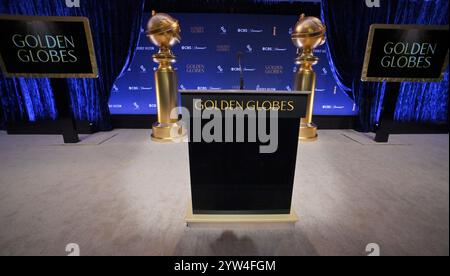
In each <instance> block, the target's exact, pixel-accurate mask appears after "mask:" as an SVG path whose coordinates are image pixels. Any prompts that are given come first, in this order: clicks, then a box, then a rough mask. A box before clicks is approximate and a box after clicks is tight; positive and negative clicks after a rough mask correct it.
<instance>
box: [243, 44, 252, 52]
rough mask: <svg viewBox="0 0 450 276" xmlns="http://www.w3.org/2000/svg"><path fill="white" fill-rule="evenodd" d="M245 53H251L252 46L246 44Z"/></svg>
mask: <svg viewBox="0 0 450 276" xmlns="http://www.w3.org/2000/svg"><path fill="white" fill-rule="evenodd" d="M245 52H246V53H249V54H251V53H253V48H252V45H250V44H247V46H245Z"/></svg>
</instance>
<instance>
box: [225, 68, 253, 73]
mask: <svg viewBox="0 0 450 276" xmlns="http://www.w3.org/2000/svg"><path fill="white" fill-rule="evenodd" d="M230 71H231V72H240V71H241V68H239V67H231V68H230ZM242 71H243V72H255V71H256V69H255V68H248V67H244V68H242Z"/></svg>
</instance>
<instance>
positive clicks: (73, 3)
mask: <svg viewBox="0 0 450 276" xmlns="http://www.w3.org/2000/svg"><path fill="white" fill-rule="evenodd" d="M66 6H67V7H68V8H79V7H80V0H66Z"/></svg>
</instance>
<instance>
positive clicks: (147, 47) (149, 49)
mask: <svg viewBox="0 0 450 276" xmlns="http://www.w3.org/2000/svg"><path fill="white" fill-rule="evenodd" d="M136 50H138V51H154V50H155V47H153V46H139V47H137V48H136Z"/></svg>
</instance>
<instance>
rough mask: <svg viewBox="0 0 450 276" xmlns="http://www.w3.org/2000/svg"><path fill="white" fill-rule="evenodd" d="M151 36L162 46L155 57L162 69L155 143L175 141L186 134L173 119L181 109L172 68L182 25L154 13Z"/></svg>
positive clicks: (157, 82)
mask: <svg viewBox="0 0 450 276" xmlns="http://www.w3.org/2000/svg"><path fill="white" fill-rule="evenodd" d="M147 37H148V38H149V39H150V41H151V42H152V43H153V44H154V45H156V46H158V47H159V52H158V53H157V54H155V55H153V60H154V62H156V63H158V64H159V66H158V69H157V70H156V72H155V87H156V100H157V107H158V121H157V122H156V123H155V124H153V127H152V140H153V141H156V142H172V141H174V140H175V139H179V138H181V137H183V136H185V135H186V134H185V130H184V128H183V127H182V125H181V123H180V122H179V121H178V119H171V116H170V115H171V112H172V110H174V109H175V108H176V107H177V94H178V80H177V75H176V72H175V71H174V70H173V68H172V63H174V62H175V61H176V60H175V58H176V57H175V56H174V55H173V53H172V51H171V50H170V47H172V46H173V45H175V44H176V43H179V42H180V40H181V38H180V25H179V23H178V21H177V20H176V19H174V18H173V17H171V16H170V15H168V14H165V13H155V12H153V13H152V17H151V18H150V21H149V22H148V24H147ZM172 118H173V117H172Z"/></svg>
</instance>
